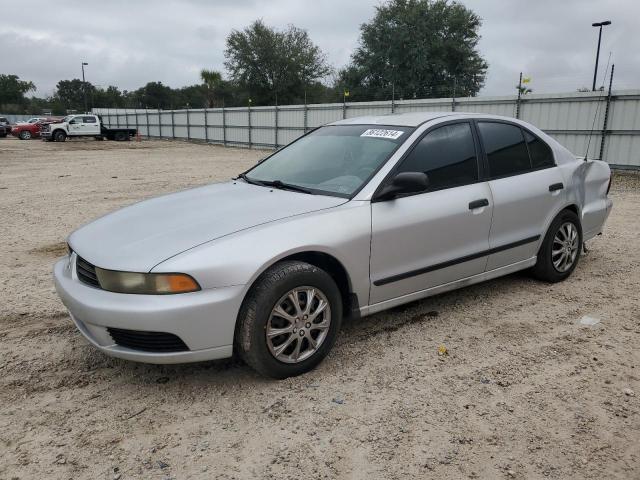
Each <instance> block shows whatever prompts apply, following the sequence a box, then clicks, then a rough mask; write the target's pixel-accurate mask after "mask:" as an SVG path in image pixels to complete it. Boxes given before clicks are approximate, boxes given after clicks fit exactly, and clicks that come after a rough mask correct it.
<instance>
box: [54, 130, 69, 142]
mask: <svg viewBox="0 0 640 480" xmlns="http://www.w3.org/2000/svg"><path fill="white" fill-rule="evenodd" d="M66 139H67V134H66V133H64V132H63V131H62V130H57V131H55V132H54V134H53V141H54V142H64V141H65V140H66Z"/></svg>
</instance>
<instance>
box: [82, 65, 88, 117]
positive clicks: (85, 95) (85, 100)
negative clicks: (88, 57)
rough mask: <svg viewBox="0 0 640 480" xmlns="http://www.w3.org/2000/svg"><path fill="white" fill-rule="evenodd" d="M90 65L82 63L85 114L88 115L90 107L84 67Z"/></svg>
mask: <svg viewBox="0 0 640 480" xmlns="http://www.w3.org/2000/svg"><path fill="white" fill-rule="evenodd" d="M85 65H89V64H88V63H87V62H82V95H83V96H84V112H85V113H87V110H88V109H89V107H88V106H87V83H86V82H85V81H84V67H85Z"/></svg>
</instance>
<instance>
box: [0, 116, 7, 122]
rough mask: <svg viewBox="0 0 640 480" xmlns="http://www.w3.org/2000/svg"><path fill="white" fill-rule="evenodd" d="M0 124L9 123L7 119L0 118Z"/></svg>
mask: <svg viewBox="0 0 640 480" xmlns="http://www.w3.org/2000/svg"><path fill="white" fill-rule="evenodd" d="M0 122H3V123H9V121H8V120H7V118H6V117H0Z"/></svg>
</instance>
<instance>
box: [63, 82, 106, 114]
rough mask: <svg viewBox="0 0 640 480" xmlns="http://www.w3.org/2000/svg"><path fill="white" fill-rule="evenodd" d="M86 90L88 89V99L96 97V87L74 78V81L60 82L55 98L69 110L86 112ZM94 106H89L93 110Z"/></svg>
mask: <svg viewBox="0 0 640 480" xmlns="http://www.w3.org/2000/svg"><path fill="white" fill-rule="evenodd" d="M84 88H86V89H87V98H89V99H91V98H93V97H94V95H95V92H96V87H94V86H93V85H91V83H89V82H85V83H84V84H83V83H82V80H80V79H77V78H74V79H73V80H60V81H59V82H58V84H57V85H56V93H55V95H54V96H55V97H56V99H57V100H58V101H59V102H60V104H62V105H64V108H65V109H67V110H76V111H78V112H83V111H84ZM92 103H93V102H92ZM91 106H92V105H89V108H91Z"/></svg>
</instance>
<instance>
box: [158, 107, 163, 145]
mask: <svg viewBox="0 0 640 480" xmlns="http://www.w3.org/2000/svg"><path fill="white" fill-rule="evenodd" d="M158 136H159V137H160V138H161V139H162V114H161V113H160V105H158Z"/></svg>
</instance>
